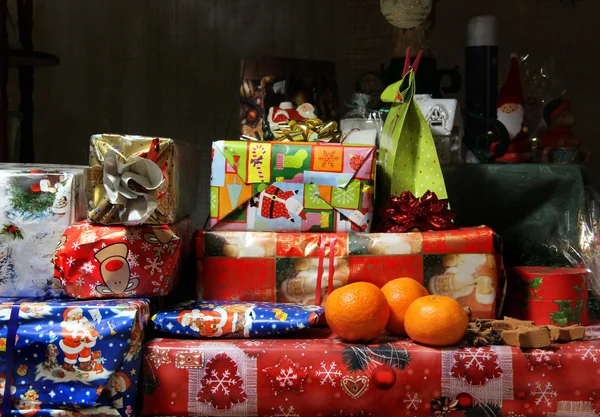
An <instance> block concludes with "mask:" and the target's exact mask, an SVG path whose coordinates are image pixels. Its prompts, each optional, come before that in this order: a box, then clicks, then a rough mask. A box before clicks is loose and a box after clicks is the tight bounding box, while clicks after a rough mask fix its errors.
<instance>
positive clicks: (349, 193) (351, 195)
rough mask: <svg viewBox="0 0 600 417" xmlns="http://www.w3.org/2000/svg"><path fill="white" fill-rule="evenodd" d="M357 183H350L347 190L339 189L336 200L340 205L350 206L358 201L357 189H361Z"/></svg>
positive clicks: (336, 192) (337, 189)
mask: <svg viewBox="0 0 600 417" xmlns="http://www.w3.org/2000/svg"><path fill="white" fill-rule="evenodd" d="M359 186H360V185H358V184H357V183H352V182H351V183H350V184H348V186H347V187H346V188H342V187H338V188H336V191H335V200H336V201H337V202H338V203H339V204H344V205H346V204H350V203H352V202H354V201H355V200H356V189H357V188H358V187H359Z"/></svg>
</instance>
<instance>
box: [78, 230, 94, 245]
mask: <svg viewBox="0 0 600 417" xmlns="http://www.w3.org/2000/svg"><path fill="white" fill-rule="evenodd" d="M80 240H81V243H83V244H86V243H94V242H95V241H96V240H98V236H96V230H95V229H92V230H86V231H85V232H83V233H82V234H81V238H80Z"/></svg>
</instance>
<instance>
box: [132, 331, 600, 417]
mask: <svg viewBox="0 0 600 417" xmlns="http://www.w3.org/2000/svg"><path fill="white" fill-rule="evenodd" d="M598 354H600V342H599V341H582V342H572V343H568V344H562V345H553V346H552V348H550V349H547V350H539V349H534V350H521V349H519V348H513V347H510V346H486V347H478V348H474V347H452V348H445V349H434V348H428V347H424V346H421V345H418V344H415V343H413V342H412V341H410V340H408V339H398V338H393V337H389V336H383V337H381V338H380V339H378V340H376V341H375V342H374V343H372V344H369V345H354V344H346V343H343V342H341V341H340V340H339V339H336V338H333V337H331V336H330V335H329V333H328V330H324V329H322V330H319V329H315V330H311V331H309V332H307V333H306V334H305V335H304V337H302V338H296V339H277V340H264V339H263V340H222V341H218V342H217V341H214V340H212V341H200V340H177V339H154V340H153V341H151V342H150V343H149V344H148V345H147V346H146V347H145V350H144V365H143V375H144V377H143V384H142V385H143V391H144V408H143V414H144V415H169V416H318V415H320V416H328V417H329V416H332V417H333V416H336V417H337V416H339V417H350V416H371V417H429V416H433V415H436V416H438V415H439V416H444V415H448V416H450V415H456V416H463V415H465V416H496V417H498V416H515V417H516V416H532V417H536V416H540V417H541V416H578V417H592V416H596V413H595V412H594V411H593V410H599V409H600V408H599V407H600V390H599V389H598V387H600V362H599V361H597V360H596V359H597V356H598ZM444 407H445V411H446V413H442V411H444ZM438 411H439V412H440V413H437V414H436V412H438ZM453 412H454V413H453Z"/></svg>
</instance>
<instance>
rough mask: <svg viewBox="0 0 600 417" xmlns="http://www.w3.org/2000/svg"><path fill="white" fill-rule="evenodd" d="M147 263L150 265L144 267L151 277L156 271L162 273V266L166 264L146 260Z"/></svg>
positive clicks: (154, 260)
mask: <svg viewBox="0 0 600 417" xmlns="http://www.w3.org/2000/svg"><path fill="white" fill-rule="evenodd" d="M146 262H148V265H144V269H149V270H150V275H154V274H155V273H156V271H158V272H162V269H161V265H162V264H163V263H164V262H163V261H159V260H158V259H150V258H146Z"/></svg>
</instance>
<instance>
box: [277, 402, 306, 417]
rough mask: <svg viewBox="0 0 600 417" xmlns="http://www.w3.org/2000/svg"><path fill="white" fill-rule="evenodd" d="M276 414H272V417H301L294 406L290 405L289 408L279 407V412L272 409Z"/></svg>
mask: <svg viewBox="0 0 600 417" xmlns="http://www.w3.org/2000/svg"><path fill="white" fill-rule="evenodd" d="M271 410H273V412H274V413H275V414H271V417H300V414H297V413H296V409H295V408H294V406H293V405H290V406H289V407H288V408H284V407H283V406H282V405H280V406H279V408H278V409H277V410H275V409H274V408H272V409H271Z"/></svg>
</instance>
